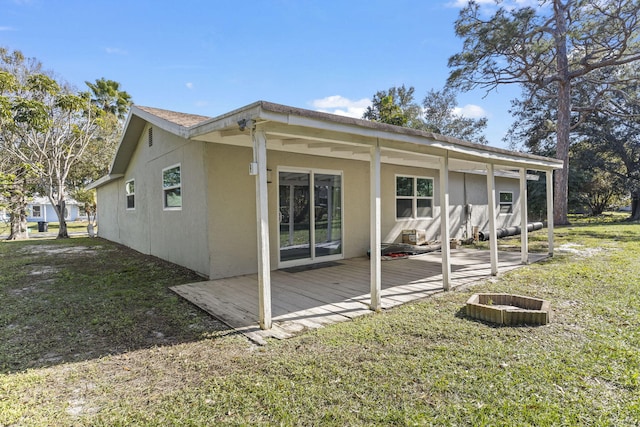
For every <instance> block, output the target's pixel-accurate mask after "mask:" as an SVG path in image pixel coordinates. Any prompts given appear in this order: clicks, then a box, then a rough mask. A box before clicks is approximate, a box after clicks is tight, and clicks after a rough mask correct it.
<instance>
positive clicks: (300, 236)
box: [278, 172, 311, 261]
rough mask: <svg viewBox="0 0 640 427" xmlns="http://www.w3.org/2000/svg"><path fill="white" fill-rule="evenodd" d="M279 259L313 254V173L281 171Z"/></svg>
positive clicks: (306, 256)
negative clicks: (311, 178) (311, 180)
mask: <svg viewBox="0 0 640 427" xmlns="http://www.w3.org/2000/svg"><path fill="white" fill-rule="evenodd" d="M278 178H279V179H278V182H279V192H280V197H279V199H280V207H279V208H280V215H279V216H280V261H292V260H298V259H307V258H311V215H310V213H311V210H310V194H309V183H310V174H308V173H300V172H280V173H279V176H278Z"/></svg>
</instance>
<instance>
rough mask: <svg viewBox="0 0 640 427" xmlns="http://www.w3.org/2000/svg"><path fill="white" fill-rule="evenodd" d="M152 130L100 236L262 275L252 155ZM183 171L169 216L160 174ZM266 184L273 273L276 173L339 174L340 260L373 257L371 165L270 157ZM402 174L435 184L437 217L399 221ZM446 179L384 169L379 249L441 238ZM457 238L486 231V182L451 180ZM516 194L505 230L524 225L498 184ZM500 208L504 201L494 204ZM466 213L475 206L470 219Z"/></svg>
mask: <svg viewBox="0 0 640 427" xmlns="http://www.w3.org/2000/svg"><path fill="white" fill-rule="evenodd" d="M147 135H148V126H147V128H145V131H144V132H142V134H141V137H140V139H139V141H138V144H137V148H136V150H135V151H134V153H133V155H132V156H131V159H130V162H129V166H128V168H127V170H126V172H125V175H124V177H122V178H120V179H118V180H115V181H113V182H111V183H108V184H106V185H104V186H102V187H100V191H99V192H98V197H99V199H98V221H99V229H98V232H99V235H100V236H101V237H104V238H106V239H109V240H113V241H116V242H118V243H121V244H124V245H126V246H129V247H132V248H133V249H136V250H138V251H140V252H142V253H146V254H151V255H155V256H158V257H159V258H162V259H165V260H168V261H171V262H174V263H176V264H179V265H183V266H186V267H188V268H190V269H192V270H194V271H196V272H198V273H201V274H203V275H205V276H208V277H210V278H211V279H216V278H223V277H230V276H236V275H241V274H250V273H255V272H256V271H257V242H256V235H257V227H256V195H255V191H256V184H255V177H254V176H251V175H249V168H248V165H249V163H250V162H251V161H252V158H253V152H252V148H250V147H242V146H235V145H226V144H219V143H206V142H200V141H190V140H186V139H184V138H181V137H178V136H176V135H174V134H171V133H169V132H165V131H163V130H161V129H159V128H155V127H154V128H153V146H152V147H149V146H148V140H147V138H148V137H147ZM177 164H180V166H181V176H182V181H181V184H182V189H181V190H182V209H181V210H175V211H171V210H165V209H163V189H162V170H163V169H164V168H167V167H171V166H173V165H177ZM267 166H268V169H270V171H271V172H270V173H271V180H270V181H271V182H270V183H268V184H267V188H268V205H269V233H270V242H269V243H270V249H271V255H270V256H271V258H270V261H271V268H272V269H277V268H278V259H279V223H278V221H279V219H278V211H279V209H278V181H277V180H278V171H279V169H281V168H293V169H296V168H300V169H313V170H318V169H319V170H332V171H340V172H342V191H343V193H342V194H343V245H342V248H343V255H344V257H345V258H352V257H358V256H364V255H365V254H366V252H367V250H368V249H369V237H370V231H369V221H370V218H369V216H370V211H369V210H370V202H369V162H363V161H357V160H346V159H336V158H329V157H321V156H311V155H303V154H296V153H287V152H283V151H274V150H269V151H268V153H267ZM396 175H409V176H418V177H429V178H433V181H434V195H433V196H434V197H433V217H432V218H428V219H418V220H415V219H414V220H396V212H395V209H396V205H395V197H396V196H395V193H396V188H395V186H396V179H395V177H396ZM131 179H134V180H135V209H133V210H131V209H127V208H126V195H125V183H126V182H127V181H129V180H131ZM439 182H440V179H439V171H438V170H437V169H425V168H415V167H403V166H397V165H390V164H383V165H381V191H382V230H381V231H382V240H383V242H398V241H401V238H402V231H403V230H405V229H420V230H426V233H427V239H428V240H431V241H433V240H437V239H439V238H440V190H439ZM449 187H450V210H449V215H450V221H451V237H452V238H456V237H457V238H461V237H466V236H469V237H470V233H471V226H473V225H478V226H479V227H480V230H483V229H485V228H486V227H487V226H488V225H487V224H488V216H487V211H488V209H487V206H486V203H487V191H486V176H484V175H474V174H463V173H459V172H450V175H449ZM505 190H508V191H512V192H513V195H514V205H513V208H514V212H513V214H511V215H499V217H498V223H497V226H498V227H504V226H508V225H516V224H519V205H518V204H517V198H518V192H519V184H518V180H516V179H507V178H498V177H496V198H497V199H498V195H499V191H505ZM496 203H498V200H496ZM466 204H472V205H473V208H472V211H471V216H470V217H468V214H467V209H466V208H465V205H466Z"/></svg>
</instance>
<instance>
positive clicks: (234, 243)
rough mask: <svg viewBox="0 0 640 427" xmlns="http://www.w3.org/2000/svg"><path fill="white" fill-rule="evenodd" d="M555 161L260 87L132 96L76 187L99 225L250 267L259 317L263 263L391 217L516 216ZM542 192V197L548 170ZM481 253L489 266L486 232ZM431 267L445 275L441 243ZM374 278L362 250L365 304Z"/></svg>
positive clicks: (193, 262)
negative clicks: (199, 98)
mask: <svg viewBox="0 0 640 427" xmlns="http://www.w3.org/2000/svg"><path fill="white" fill-rule="evenodd" d="M560 168H562V162H561V161H558V160H555V159H549V158H545V157H540V156H534V155H530V154H523V153H517V152H512V151H507V150H503V149H498V148H493V147H486V146H482V145H477V144H472V143H468V142H464V141H460V140H456V139H453V138H449V137H445V136H442V135H437V134H433V133H430V132H422V131H417V130H414V129H408V128H402V127H396V126H392V125H387V124H382V123H376V122H370V121H366V120H359V119H353V118H347V117H342V116H336V115H332V114H326V113H320V112H316V111H310V110H305V109H299V108H293V107H288V106H284V105H279V104H274V103H269V102H264V101H259V102H256V103H253V104H250V105H247V106H245V107H243V108H240V109H237V110H234V111H231V112H229V113H227V114H224V115H222V116H219V117H215V118H209V117H203V116H197V115H191V114H182V113H176V112H172V111H166V110H161V109H156V108H149V107H141V106H133V107H132V108H131V112H130V114H129V117H128V119H127V122H126V125H125V130H124V134H123V138H122V141H121V143H120V145H119V147H118V149H117V152H116V155H115V157H114V159H113V163H112V165H111V167H110V170H109V174H108V175H106V176H104V177H103V178H101V179H100V180H98V181H96V182H94V183H93V184H92V185H91V186H90V188H96V189H97V199H98V204H97V205H98V221H99V236H101V237H103V238H105V239H108V240H112V241H115V242H119V243H121V244H124V245H126V246H129V247H131V248H134V249H136V250H138V251H140V252H143V253H146V254H152V255H155V256H157V257H160V258H162V259H165V260H168V261H171V262H173V263H176V264H179V265H182V266H185V267H188V268H190V269H192V270H195V271H196V272H198V273H200V274H202V275H203V276H205V277H208V278H210V279H215V278H225V277H232V276H238V275H244V274H250V273H256V272H257V273H258V282H259V290H260V296H259V299H260V301H259V305H260V313H259V315H260V316H259V317H260V325H261V327H263V328H266V329H268V328H269V327H270V304H271V302H270V271H271V270H272V269H281V268H285V267H291V266H299V265H303V264H310V263H320V262H325V261H331V260H337V259H343V258H353V257H361V256H363V255H365V254H366V253H367V250H369V249H370V248H371V250H372V253H379V252H380V248H381V245H382V243H383V242H394V241H399V240H401V238H402V233H403V231H405V230H421V231H424V233H425V237H426V239H428V240H429V241H434V240H439V241H442V242H448V241H449V240H450V238H453V237H464V236H469V235H470V233H471V230H472V228H473V227H478V228H479V229H485V228H486V229H488V230H490V231H491V233H492V234H491V235H495V230H496V229H497V228H499V227H507V226H512V225H520V226H522V225H525V227H523V229H525V230H526V223H527V218H526V180H527V177H528V175H527V173H528V171H542V172H544V173H546V174H547V183H551V182H552V179H551V175H552V173H553V170H555V169H560ZM547 193H548V194H547V203H548V204H549V207H551V204H552V200H553V199H552V189H551V186H550V184H549V185H548V186H547ZM548 210H549V212H550V213H551V212H552V209H551V208H550V209H548ZM442 212H447V215H442ZM549 224H551V225H552V224H553V221H552V216H549ZM552 233H553V228H552V227H549V243H550V245H549V248H550V252H552V251H553V241H552V236H553V234H552ZM526 235H527V233H524V234H523V253H522V260H523V262H526V260H527V244H526ZM491 253H492V272H493V273H494V274H497V245H496V244H495V239H491ZM442 271H443V281H444V287H445V289H448V286H449V285H448V281H449V276H450V272H451V265H450V260H449V246H448V245H446V244H445V245H443V249H442ZM379 291H380V260H379V257H371V299H372V301H371V308H373V309H374V310H375V309H378V308H379V307H380V302H379V301H380V296H379Z"/></svg>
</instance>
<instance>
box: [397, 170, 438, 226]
mask: <svg viewBox="0 0 640 427" xmlns="http://www.w3.org/2000/svg"><path fill="white" fill-rule="evenodd" d="M431 217H433V179H432V178H422V177H416V176H396V219H411V218H431Z"/></svg>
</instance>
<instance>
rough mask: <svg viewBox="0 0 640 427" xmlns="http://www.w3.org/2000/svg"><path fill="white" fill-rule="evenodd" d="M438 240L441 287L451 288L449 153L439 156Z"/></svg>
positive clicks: (446, 289)
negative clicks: (439, 243) (440, 254)
mask: <svg viewBox="0 0 640 427" xmlns="http://www.w3.org/2000/svg"><path fill="white" fill-rule="evenodd" d="M440 236H441V238H440V240H441V242H442V249H441V252H442V287H443V288H444V290H445V291H448V290H449V289H451V247H450V246H449V240H450V234H449V155H448V154H447V155H446V156H445V157H441V158H440Z"/></svg>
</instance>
